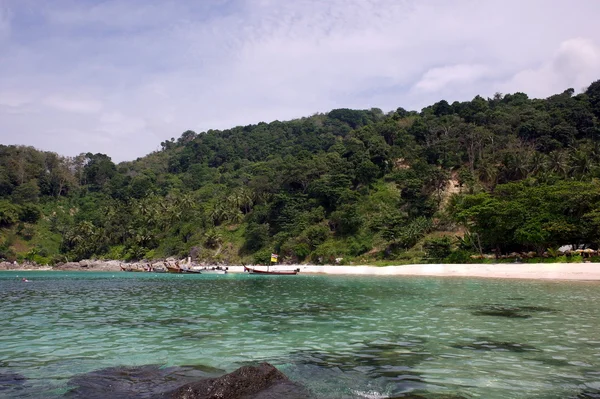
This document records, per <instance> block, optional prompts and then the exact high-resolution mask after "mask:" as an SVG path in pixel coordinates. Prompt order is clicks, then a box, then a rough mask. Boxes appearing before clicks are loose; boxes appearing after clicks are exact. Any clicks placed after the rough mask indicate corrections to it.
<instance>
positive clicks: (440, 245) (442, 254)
mask: <svg viewBox="0 0 600 399" xmlns="http://www.w3.org/2000/svg"><path fill="white" fill-rule="evenodd" d="M423 249H424V250H425V251H426V252H427V256H428V257H429V258H430V259H434V260H441V259H444V258H446V257H448V256H449V255H450V254H451V253H452V240H451V239H450V237H448V236H443V237H437V238H430V239H428V240H426V241H425V242H424V243H423Z"/></svg>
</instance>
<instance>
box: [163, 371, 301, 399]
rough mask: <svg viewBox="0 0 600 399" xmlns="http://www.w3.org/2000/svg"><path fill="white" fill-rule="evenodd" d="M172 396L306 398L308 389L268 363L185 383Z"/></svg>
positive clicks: (197, 398)
mask: <svg viewBox="0 0 600 399" xmlns="http://www.w3.org/2000/svg"><path fill="white" fill-rule="evenodd" d="M168 397H170V398H172V399H224V398H227V399H276V398H286V399H309V398H310V394H309V393H308V391H307V390H306V389H305V388H303V387H301V386H300V385H298V384H295V383H293V382H292V381H290V380H289V379H288V378H287V377H286V376H285V375H284V374H283V373H281V372H280V371H279V370H277V369H276V368H275V367H273V366H272V365H270V364H268V363H261V364H260V365H258V366H243V367H240V368H239V369H237V370H235V371H234V372H232V373H229V374H225V375H224V376H222V377H218V378H209V379H205V380H201V381H198V382H193V383H191V384H186V385H184V386H182V387H180V388H178V389H176V390H175V391H173V392H172V393H171V395H170V396H168Z"/></svg>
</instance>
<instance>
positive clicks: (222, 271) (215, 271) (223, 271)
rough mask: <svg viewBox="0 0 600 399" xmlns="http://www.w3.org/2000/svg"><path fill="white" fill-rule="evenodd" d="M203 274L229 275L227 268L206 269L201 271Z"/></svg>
mask: <svg viewBox="0 0 600 399" xmlns="http://www.w3.org/2000/svg"><path fill="white" fill-rule="evenodd" d="M199 270H200V271H201V272H202V274H227V268H222V267H220V266H218V267H205V268H202V269H199Z"/></svg>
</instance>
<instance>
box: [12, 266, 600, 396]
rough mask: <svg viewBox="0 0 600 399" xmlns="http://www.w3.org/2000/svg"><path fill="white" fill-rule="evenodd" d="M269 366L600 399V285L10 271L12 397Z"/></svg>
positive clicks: (125, 391)
mask: <svg viewBox="0 0 600 399" xmlns="http://www.w3.org/2000/svg"><path fill="white" fill-rule="evenodd" d="M22 277H26V278H27V279H29V280H30V282H22V281H21V278H22ZM263 361H266V362H270V363H271V364H273V365H275V366H276V367H277V368H279V369H280V370H281V371H282V372H284V373H285V374H286V375H288V376H289V377H290V379H292V380H293V381H297V382H299V383H301V384H303V385H304V386H306V387H307V388H308V389H309V390H310V391H311V392H312V393H313V395H314V396H315V397H316V398H324V399H325V398H336V399H341V398H402V397H412V398H438V399H442V398H445V399H449V398H455V399H458V398H486V399H493V398H498V399H500V398H502V399H508V398H545V399H550V398H560V399H564V398H600V284H599V283H595V282H549V281H524V280H510V281H509V280H498V279H470V278H433V277H429V278H421V277H400V276H399V277H395V276H394V277H388V276H386V277H379V276H377V277H365V276H360V277H358V276H321V275H297V276H257V275H247V274H229V275H167V274H151V273H125V272H114V273H107V272H105V273H90V272H79V273H72V272H71V273H66V272H0V397H7V398H63V397H68V398H84V397H85V398H93V397H98V398H102V397H132V398H151V397H153V396H155V395H158V394H160V393H162V392H165V391H167V390H169V389H172V388H173V387H176V386H178V385H181V384H183V383H185V382H188V381H190V380H193V379H194V378H198V377H202V376H214V375H220V374H223V373H225V372H230V371H233V370H235V369H236V368H238V367H240V366H242V365H246V364H257V363H259V362H263Z"/></svg>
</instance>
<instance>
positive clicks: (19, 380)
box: [0, 372, 26, 395]
mask: <svg viewBox="0 0 600 399" xmlns="http://www.w3.org/2000/svg"><path fill="white" fill-rule="evenodd" d="M25 382H26V379H25V377H24V376H22V375H21V374H17V373H11V372H9V373H4V372H0V392H2V395H5V394H8V392H11V391H16V390H20V389H22V388H23V385H24V384H25Z"/></svg>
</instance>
